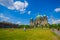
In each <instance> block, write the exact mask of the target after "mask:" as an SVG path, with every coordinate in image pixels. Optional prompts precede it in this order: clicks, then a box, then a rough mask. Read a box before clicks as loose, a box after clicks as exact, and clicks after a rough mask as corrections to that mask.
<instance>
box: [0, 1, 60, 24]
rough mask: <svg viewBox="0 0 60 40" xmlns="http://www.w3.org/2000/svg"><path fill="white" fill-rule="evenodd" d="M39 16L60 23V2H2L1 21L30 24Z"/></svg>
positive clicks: (0, 7)
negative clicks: (31, 19) (31, 20)
mask: <svg viewBox="0 0 60 40" xmlns="http://www.w3.org/2000/svg"><path fill="white" fill-rule="evenodd" d="M38 14H39V15H42V16H44V15H46V16H47V19H48V22H49V23H52V21H53V23H60V0H0V21H6V22H11V23H15V24H30V18H33V19H35V18H36V16H37V15H38Z"/></svg>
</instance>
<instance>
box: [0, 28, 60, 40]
mask: <svg viewBox="0 0 60 40" xmlns="http://www.w3.org/2000/svg"><path fill="white" fill-rule="evenodd" d="M0 40H60V39H59V37H58V36H57V35H55V34H54V33H53V32H51V31H50V29H41V28H35V29H34V28H33V29H26V31H24V30H23V29H17V28H15V29H14V28H13V29H12V28H7V29H0Z"/></svg>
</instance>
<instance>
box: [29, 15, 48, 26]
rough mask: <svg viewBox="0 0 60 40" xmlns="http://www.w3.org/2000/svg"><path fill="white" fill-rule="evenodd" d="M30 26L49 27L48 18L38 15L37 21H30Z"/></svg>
mask: <svg viewBox="0 0 60 40" xmlns="http://www.w3.org/2000/svg"><path fill="white" fill-rule="evenodd" d="M30 26H33V27H43V26H48V20H47V16H46V15H44V16H41V15H37V16H36V18H35V20H33V19H32V18H31V19H30Z"/></svg>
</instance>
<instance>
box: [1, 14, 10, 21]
mask: <svg viewBox="0 0 60 40" xmlns="http://www.w3.org/2000/svg"><path fill="white" fill-rule="evenodd" d="M0 18H2V20H3V21H7V20H9V19H10V18H9V17H6V16H4V15H3V14H0Z"/></svg>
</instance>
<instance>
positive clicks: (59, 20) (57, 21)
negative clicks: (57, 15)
mask: <svg viewBox="0 0 60 40" xmlns="http://www.w3.org/2000/svg"><path fill="white" fill-rule="evenodd" d="M58 23H60V19H58V20H53V23H52V24H58Z"/></svg>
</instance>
